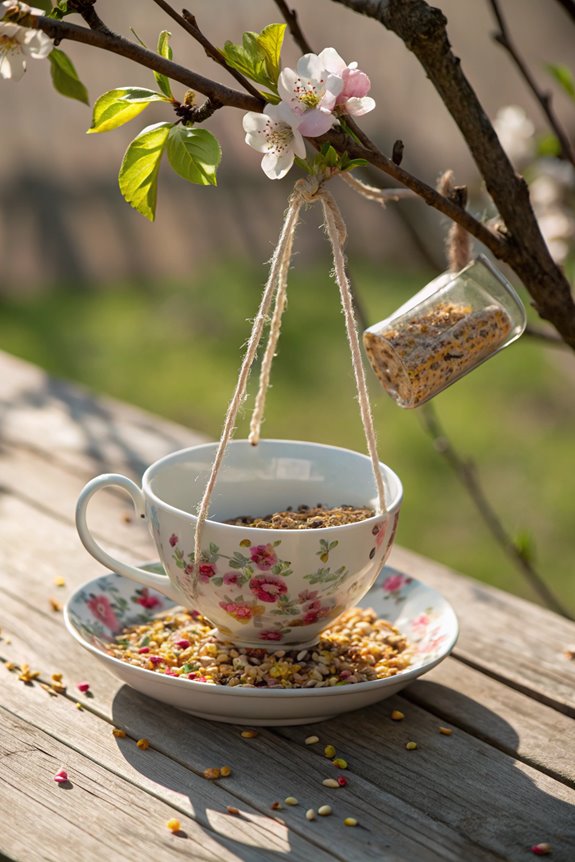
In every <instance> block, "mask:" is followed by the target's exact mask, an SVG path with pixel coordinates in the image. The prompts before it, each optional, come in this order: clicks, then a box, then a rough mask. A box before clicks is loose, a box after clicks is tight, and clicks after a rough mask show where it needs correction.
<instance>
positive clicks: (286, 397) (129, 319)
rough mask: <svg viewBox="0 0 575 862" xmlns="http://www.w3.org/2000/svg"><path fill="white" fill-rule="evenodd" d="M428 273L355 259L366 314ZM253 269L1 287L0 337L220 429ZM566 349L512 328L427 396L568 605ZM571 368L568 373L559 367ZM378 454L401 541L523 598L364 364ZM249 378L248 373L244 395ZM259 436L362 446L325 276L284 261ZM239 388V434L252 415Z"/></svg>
mask: <svg viewBox="0 0 575 862" xmlns="http://www.w3.org/2000/svg"><path fill="white" fill-rule="evenodd" d="M432 275H433V274H426V273H421V272H419V273H417V272H414V273H406V272H401V273H400V272H390V271H387V272H382V271H380V270H378V269H377V268H375V267H374V266H369V265H367V264H360V265H354V268H353V272H352V277H353V280H354V284H355V287H356V290H357V293H358V295H359V297H360V299H361V302H362V304H363V306H364V308H365V310H366V312H367V316H368V319H369V320H370V322H375V321H376V320H379V319H381V318H383V317H385V316H386V315H387V314H389V313H390V312H391V311H393V309H394V308H395V307H396V306H397V305H399V304H400V303H401V302H403V301H405V300H406V299H407V298H408V296H410V295H411V294H412V293H414V292H415V291H416V290H418V289H419V288H420V287H422V286H423V284H425V282H426V281H427V280H428V279H429V277H431V276H432ZM265 278H266V271H265V268H264V267H263V266H262V267H259V266H258V267H255V266H251V265H248V264H245V263H244V264H240V263H234V262H225V261H222V262H220V263H219V264H217V265H214V266H212V267H210V268H207V269H204V270H203V271H201V272H198V273H196V274H195V276H194V277H193V278H192V279H191V281H190V282H189V283H186V284H182V283H162V284H159V283H149V284H143V285H142V284H138V285H135V284H115V285H108V286H106V287H102V288H99V289H98V290H93V291H79V290H77V289H75V288H74V287H73V286H57V287H52V288H51V289H43V290H42V291H40V292H39V293H38V294H37V295H36V296H34V297H28V298H17V297H11V298H6V297H4V298H2V299H0V311H1V314H0V347H1V348H2V349H4V350H7V351H9V352H11V353H14V354H15V355H18V356H22V357H24V358H26V359H29V360H31V361H32V362H35V363H37V364H38V365H40V366H42V367H43V368H45V369H46V370H48V371H49V372H52V373H54V374H57V375H59V376H62V377H65V378H68V379H73V380H77V381H80V382H82V383H84V384H87V385H88V386H90V387H92V388H93V389H95V390H97V391H101V392H105V393H107V394H110V395H113V396H116V397H118V398H121V399H123V400H126V401H129V402H132V403H135V404H139V405H141V406H143V407H145V408H148V409H149V410H152V411H154V412H156V413H159V414H161V415H164V416H167V417H170V418H172V419H174V420H176V421H179V422H181V423H183V424H185V425H188V426H189V427H190V428H194V429H197V430H200V431H203V432H205V433H207V434H210V435H212V436H214V437H215V436H218V435H219V433H220V428H221V424H222V421H223V417H224V413H225V410H226V407H227V404H228V400H229V398H230V396H231V394H232V391H233V388H234V385H235V380H236V375H237V371H238V369H239V366H240V362H241V357H242V346H243V345H244V344H245V342H246V340H247V338H248V336H249V329H250V325H249V319H250V318H251V317H252V316H253V315H254V314H255V312H256V309H257V306H258V302H259V297H260V294H261V288H262V285H263V283H264V282H265ZM573 367H574V366H573V359H572V357H571V356H570V354H569V353H565V354H563V353H560V352H559V351H558V350H553V349H552V348H551V349H550V348H544V347H541V345H540V344H539V343H536V342H534V340H532V339H531V340H530V339H528V338H526V337H523V338H522V339H521V340H520V342H519V343H517V344H515V345H513V346H512V347H511V348H510V349H508V350H505V351H503V352H502V353H501V354H499V355H498V356H497V357H495V358H494V359H493V360H491V361H489V362H487V363H485V364H484V365H482V366H481V367H480V368H478V369H477V370H476V371H474V372H473V373H472V374H470V375H468V376H467V377H466V378H464V379H463V380H461V381H459V382H458V383H457V384H455V385H454V386H453V387H451V388H450V389H448V390H447V391H446V392H445V393H442V394H441V395H439V396H438V397H437V398H436V399H435V401H434V404H435V406H436V409H437V411H438V414H439V416H440V419H441V421H442V423H443V425H444V427H445V429H446V431H447V433H448V434H449V435H450V437H451V439H452V441H453V442H454V444H455V445H456V446H457V448H458V449H459V450H460V451H461V453H462V454H465V455H466V456H469V457H471V458H472V459H473V460H474V461H475V462H477V464H478V465H479V472H480V476H481V479H482V482H483V484H484V486H485V488H486V491H487V493H488V496H489V498H490V499H491V501H492V502H493V503H494V504H495V506H496V509H497V511H498V513H499V515H500V517H501V520H502V521H503V523H504V524H505V526H506V528H507V529H508V531H509V532H510V534H511V535H512V536H514V537H515V536H519V535H521V536H527V537H528V538H529V541H530V542H532V543H533V544H534V547H535V563H536V566H537V567H538V569H539V571H540V572H541V573H542V574H543V575H544V577H545V579H546V580H547V582H548V584H549V585H550V586H551V587H552V588H553V589H554V590H555V592H556V593H557V595H558V596H560V597H561V598H562V600H563V601H564V602H565V603H568V604H569V605H570V606H571V608H572V609H574V610H575V579H574V578H573V576H572V572H573V563H572V554H573V522H574V511H575V502H574V489H573V476H574V470H573V428H574V426H575V404H574V403H573V399H572V398H570V397H569V395H570V392H571V391H572V375H573ZM569 373H571V378H569V376H568V375H569ZM369 380H370V388H371V393H372V401H373V412H374V419H375V423H376V428H377V433H378V440H379V451H380V456H381V458H382V460H384V461H386V462H387V463H389V464H390V466H392V467H393V468H394V469H395V470H396V471H397V472H398V473H399V475H400V476H401V478H402V480H403V483H404V487H405V501H404V507H403V511H402V517H401V519H400V527H399V534H398V541H399V542H400V543H401V544H403V545H405V546H406V547H409V548H411V549H412V550H416V551H418V552H420V553H422V554H425V555H428V556H430V557H433V558H434V559H436V560H439V561H441V562H443V563H445V564H447V565H450V566H453V567H454V568H456V569H459V570H460V571H462V572H465V573H466V574H469V575H471V576H473V577H476V578H478V579H480V580H482V581H485V582H488V583H491V584H495V585H496V586H499V587H501V588H503V589H506V590H509V591H511V592H514V593H517V594H519V595H524V596H526V597H528V598H530V599H534V600H535V598H536V597H535V596H534V595H533V594H532V593H531V591H530V590H529V588H528V587H527V586H526V584H525V583H524V581H523V580H522V578H521V576H520V575H519V573H518V572H517V571H516V569H515V568H514V566H513V565H512V564H511V563H510V562H509V560H508V559H507V558H506V557H505V555H504V554H503V552H502V551H500V550H499V548H498V547H497V546H496V545H495V543H494V542H493V541H492V540H491V538H490V536H489V533H488V531H487V529H486V527H485V526H484V524H483V523H482V521H481V520H480V518H479V516H478V515H477V513H476V510H475V508H474V506H473V504H472V503H471V502H470V500H469V499H468V497H467V496H466V494H465V492H464V491H463V490H462V488H461V486H460V485H459V483H458V481H457V480H456V478H455V477H454V476H453V474H452V473H451V471H450V469H449V468H448V467H447V465H446V464H445V462H444V460H443V459H442V457H441V456H440V455H439V454H438V453H437V452H436V451H435V449H434V447H433V445H432V443H431V441H430V439H429V437H428V436H427V435H426V433H425V431H424V430H423V426H422V423H421V421H420V417H419V415H418V412H417V411H405V410H401V409H400V408H399V407H397V406H396V405H395V404H394V403H393V402H392V401H391V399H390V398H389V397H388V396H387V395H386V394H385V393H384V392H383V390H382V389H381V388H380V386H379V384H378V382H377V380H376V379H375V376H374V375H373V374H371V373H370V374H369ZM256 382H257V375H256V374H255V373H254V374H253V375H252V385H251V392H252V394H253V391H254V389H255V385H256ZM272 384H273V386H272V389H271V390H270V393H269V396H268V408H267V413H266V422H265V425H264V434H265V435H266V436H269V437H285V438H296V439H310V440H317V441H321V442H325V443H331V444H334V445H341V446H347V447H351V448H355V449H359V450H360V451H364V450H365V443H364V438H363V431H362V427H361V422H360V418H359V410H358V406H357V402H356V396H355V389H354V383H353V373H352V369H351V363H350V359H349V350H348V347H347V343H346V336H345V330H344V322H343V316H342V314H341V310H340V306H339V298H338V290H337V286H336V284H335V283H334V282H333V281H332V280H331V279H330V278H329V277H328V274H327V268H326V267H324V266H322V267H319V266H316V267H307V268H305V270H304V268H303V267H302V266H300V267H299V268H298V267H296V268H295V269H294V270H293V271H292V273H291V275H290V285H289V304H288V309H287V312H286V315H285V321H284V327H283V331H282V335H281V339H280V344H279V354H278V356H277V358H276V360H275V363H274V368H273V372H272ZM250 404H251V400H248V402H247V405H246V408H245V411H244V415H243V417H242V420H241V422H240V424H239V426H238V430H237V436H245V434H246V429H247V426H248V423H249V408H250Z"/></svg>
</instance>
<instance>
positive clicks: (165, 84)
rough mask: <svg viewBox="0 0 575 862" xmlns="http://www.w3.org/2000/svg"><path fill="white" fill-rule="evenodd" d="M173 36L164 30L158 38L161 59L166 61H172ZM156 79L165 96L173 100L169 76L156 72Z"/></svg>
mask: <svg viewBox="0 0 575 862" xmlns="http://www.w3.org/2000/svg"><path fill="white" fill-rule="evenodd" d="M171 36H172V34H171V33H170V32H169V31H168V30H162V32H161V33H160V35H159V36H158V48H157V51H158V54H159V55H160V57H164V58H165V59H166V60H171V59H172V56H173V53H172V47H171V45H170V38H171ZM154 78H155V79H156V83H157V85H158V87H159V88H160V90H161V91H162V93H163V94H164V96H167V97H168V99H173V98H174V96H173V94H172V87H171V84H170V79H169V78H168V76H167V75H162V74H161V73H160V72H154Z"/></svg>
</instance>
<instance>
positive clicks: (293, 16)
mask: <svg viewBox="0 0 575 862" xmlns="http://www.w3.org/2000/svg"><path fill="white" fill-rule="evenodd" d="M275 4H276V6H277V7H278V9H279V10H280V12H281V13H282V15H283V17H284V20H285V22H286V24H287V25H288V30H289V31H290V33H291V35H292V39H293V40H294V42H295V43H296V45H297V46H298V48H299V49H300V50H301V51H302V53H304V54H313V53H314V50H313V48H312V47H311V45H310V44H309V42H308V41H307V39H306V37H305V35H304V32H303V30H302V29H301V27H300V25H299V21H298V17H297V12H296V11H295V9H290V8H289V6H288V4H287V3H286V2H285V0H275Z"/></svg>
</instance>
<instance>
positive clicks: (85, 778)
mask: <svg viewBox="0 0 575 862" xmlns="http://www.w3.org/2000/svg"><path fill="white" fill-rule="evenodd" d="M0 724H1V726H2V731H3V732H2V736H1V737H0V804H1V805H2V810H3V811H4V812H10V816H8V817H6V816H5V817H3V818H2V831H1V833H0V849H1V851H2V853H4V854H6V855H7V856H8V857H9V858H12V859H15V860H26V862H35V860H42V862H47V860H54V862H61V860H62V859H63V858H66V857H67V856H68V855H70V856H72V857H75V858H78V859H82V862H92V860H94V862H96V860H97V862H100V860H101V859H102V857H103V856H105V857H107V858H109V859H112V860H117V862H123V860H125V862H133V860H134V859H141V858H143V857H144V853H145V856H146V857H149V858H153V859H159V860H166V862H168V860H173V858H174V854H176V853H177V852H178V851H179V852H183V853H186V854H190V855H191V856H192V858H193V859H194V860H196V859H197V860H202V862H204V860H205V862H212V860H213V862H220V860H222V862H223V860H226V862H227V860H230V862H232V860H234V862H239V860H245V859H253V860H261V862H267V860H268V859H273V858H274V855H275V854H274V853H270V850H269V848H265V849H261V848H255V847H253V848H249V850H248V851H247V853H246V852H245V850H244V849H243V848H237V849H236V848H234V846H233V842H232V841H230V840H229V839H228V838H227V837H226V835H225V833H224V832H223V831H222V832H220V833H215V832H214V831H213V830H212V829H210V828H206V827H204V826H200V825H199V824H198V823H197V822H196V821H195V820H192V819H191V818H190V817H186V816H183V815H181V814H179V812H177V811H176V812H175V811H174V809H173V808H172V807H171V806H169V805H167V804H166V803H164V802H163V801H161V800H160V799H158V798H156V797H154V796H152V795H151V794H147V793H143V792H142V790H141V788H135V787H134V786H133V785H132V784H130V783H129V782H127V781H125V780H122V779H121V778H118V776H116V775H114V774H113V773H112V772H110V771H109V770H106V769H103V768H102V767H100V766H99V765H98V764H97V763H96V762H95V761H94V760H92V759H88V758H87V757H85V756H83V755H82V754H81V753H79V752H77V751H74V750H73V749H72V748H69V747H68V746H65V745H63V744H62V743H61V742H59V741H58V740H55V739H54V738H53V737H52V736H50V735H48V734H45V733H42V732H41V731H39V730H38V729H37V728H32V727H31V726H30V725H29V724H27V723H26V722H24V721H22V720H21V719H19V718H17V717H16V716H14V715H12V714H10V713H9V712H7V711H6V710H4V709H2V708H1V707H0ZM63 765H65V767H66V770H67V772H68V775H69V778H70V783H69V785H63V786H60V785H58V784H56V783H55V782H54V780H53V776H54V774H55V773H56V772H57V771H58V769H60V768H61V767H62V766H63ZM175 815H178V819H179V820H180V822H181V825H182V831H183V835H182V836H178V835H172V834H171V833H170V832H169V831H168V830H167V829H166V826H165V824H166V822H167V821H168V820H169V819H171V818H172V817H174V816H175ZM229 819H230V818H229V817H228V820H229ZM184 836H185V837H184ZM144 848H145V850H144ZM299 858H305V857H301V856H300V857H299Z"/></svg>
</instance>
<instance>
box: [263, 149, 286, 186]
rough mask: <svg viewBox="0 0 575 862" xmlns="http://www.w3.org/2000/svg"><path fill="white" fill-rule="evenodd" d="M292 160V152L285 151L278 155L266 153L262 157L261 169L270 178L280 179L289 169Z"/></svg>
mask: <svg viewBox="0 0 575 862" xmlns="http://www.w3.org/2000/svg"><path fill="white" fill-rule="evenodd" d="M293 161H294V154H293V152H285V153H282V155H279V156H278V155H275V154H274V153H267V154H266V155H265V156H264V157H263V159H262V170H263V172H264V174H265V175H266V176H267V177H269V179H270V180H281V179H282V178H283V177H285V175H286V174H287V173H288V171H289V170H290V169H291V167H292V165H293Z"/></svg>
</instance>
